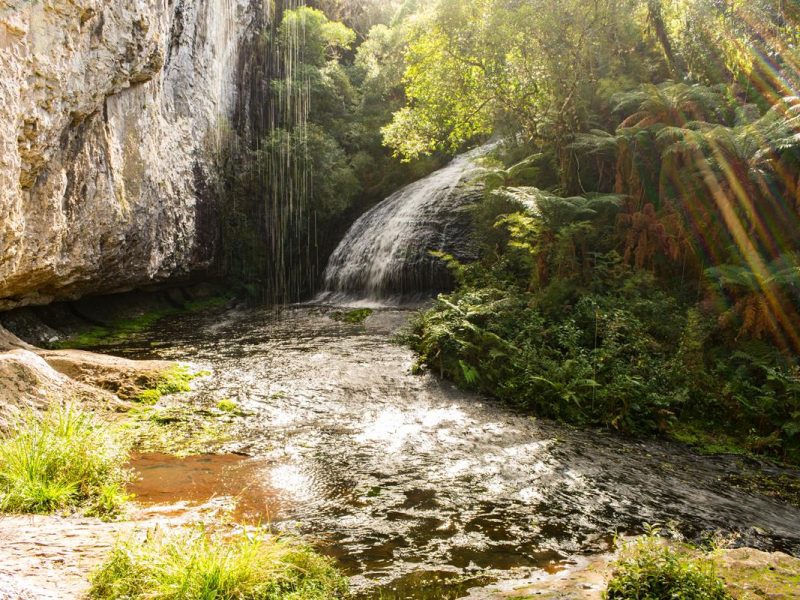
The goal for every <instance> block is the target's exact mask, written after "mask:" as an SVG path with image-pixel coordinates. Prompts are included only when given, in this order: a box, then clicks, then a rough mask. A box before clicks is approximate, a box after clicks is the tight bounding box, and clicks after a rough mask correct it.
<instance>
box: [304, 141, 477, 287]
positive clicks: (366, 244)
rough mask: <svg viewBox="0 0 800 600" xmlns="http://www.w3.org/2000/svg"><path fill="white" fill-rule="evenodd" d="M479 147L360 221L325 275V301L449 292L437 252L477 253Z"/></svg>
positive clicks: (362, 217)
mask: <svg viewBox="0 0 800 600" xmlns="http://www.w3.org/2000/svg"><path fill="white" fill-rule="evenodd" d="M490 148H491V146H490V145H486V146H482V147H480V148H477V149H475V150H473V151H471V152H468V153H467V154H463V155H461V156H458V157H457V158H455V159H454V160H453V161H452V162H451V163H450V164H449V165H447V166H446V167H444V168H443V169H440V170H439V171H436V172H435V173H433V174H431V175H429V176H428V177H426V178H424V179H422V180H420V181H417V182H415V183H412V184H411V185H408V186H406V187H404V188H403V189H401V190H399V191H398V192H396V193H394V194H393V195H391V196H389V197H388V198H387V199H386V200H384V201H383V202H381V203H380V204H378V205H377V206H375V207H374V208H373V209H372V210H370V211H368V212H367V213H365V214H364V215H362V216H361V218H359V219H358V220H357V221H356V222H355V223H354V224H353V226H352V227H351V228H350V230H349V231H348V232H347V234H346V235H345V237H344V239H343V240H342V242H341V243H340V244H339V247H338V248H337V249H336V250H335V251H334V253H333V255H332V256H331V258H330V261H329V262H328V266H327V268H326V269H325V274H324V282H325V284H324V285H325V287H324V291H323V292H322V293H321V294H320V295H319V296H318V297H317V301H320V302H339V301H352V300H368V301H369V300H373V301H386V300H390V299H395V300H400V301H403V300H408V299H409V298H412V297H419V296H424V295H426V294H430V293H433V292H436V291H441V290H442V289H444V288H447V287H448V286H449V285H450V283H451V279H450V276H449V273H448V272H447V269H446V267H445V265H444V263H443V261H442V260H441V259H440V258H437V257H435V256H432V255H431V252H432V251H440V252H446V253H448V254H452V255H454V256H456V257H457V258H468V257H469V256H470V255H471V254H472V248H471V243H470V240H469V237H470V236H469V235H468V232H467V229H468V228H469V215H468V214H467V211H466V207H467V206H468V205H469V204H470V203H471V202H472V201H473V200H474V199H475V197H476V194H477V193H479V187H478V186H476V185H473V184H474V181H475V179H476V177H477V175H478V173H479V172H480V167H479V166H478V165H477V164H476V162H475V159H476V158H478V157H480V156H482V155H484V154H486V153H487V152H488V151H489V150H490Z"/></svg>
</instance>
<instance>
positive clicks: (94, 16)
mask: <svg viewBox="0 0 800 600" xmlns="http://www.w3.org/2000/svg"><path fill="white" fill-rule="evenodd" d="M261 11H263V4H260V3H259V2H257V1H255V0H254V1H253V2H251V0H37V1H31V0H0V310H3V309H8V308H13V307H16V306H23V305H29V304H37V303H46V302H50V301H52V300H55V299H72V298H77V297H79V296H82V295H85V294H87V293H106V292H115V291H122V290H126V289H131V288H134V287H137V286H140V285H145V284H150V283H154V282H159V281H163V280H165V279H168V278H173V277H176V276H182V275H186V274H189V273H191V272H193V271H198V270H203V269H205V268H207V267H208V266H209V264H210V263H211V261H212V259H213V256H214V251H215V244H216V235H215V233H214V232H215V231H216V226H215V225H214V223H213V218H214V216H213V202H212V199H211V198H210V194H209V191H208V182H209V178H210V176H211V169H210V166H211V161H212V157H213V155H214V152H215V150H216V148H217V147H218V144H219V139H220V132H221V131H222V130H224V128H225V123H226V118H227V117H228V116H229V114H230V111H231V110H232V106H233V101H234V96H235V92H236V90H235V86H234V85H233V81H234V79H235V77H234V74H235V71H236V62H237V60H238V53H239V48H240V47H241V45H242V43H243V40H245V39H246V38H247V37H248V36H251V35H253V33H254V24H255V23H256V22H257V21H258V19H259V18H260V12H261Z"/></svg>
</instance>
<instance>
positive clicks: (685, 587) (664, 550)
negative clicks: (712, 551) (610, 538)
mask: <svg viewBox="0 0 800 600" xmlns="http://www.w3.org/2000/svg"><path fill="white" fill-rule="evenodd" d="M603 597H604V598H606V599H607V600H662V599H664V598H680V599H682V600H731V599H732V596H731V595H730V594H729V593H728V592H727V591H726V589H725V584H724V583H723V581H722V580H721V579H720V578H719V577H717V575H716V573H715V569H714V564H713V562H712V561H711V560H710V559H708V558H705V557H703V556H698V555H696V553H690V552H689V551H681V550H679V549H674V548H671V547H669V546H667V545H666V544H665V543H664V542H663V541H662V540H660V539H659V538H658V537H657V535H655V534H650V535H648V536H645V537H642V538H639V539H637V540H636V541H635V542H634V543H633V544H632V545H631V546H629V547H626V548H623V550H622V552H621V556H620V558H619V559H618V560H617V562H616V563H614V573H613V576H612V578H611V581H609V583H608V587H607V588H606V591H605V593H604V595H603Z"/></svg>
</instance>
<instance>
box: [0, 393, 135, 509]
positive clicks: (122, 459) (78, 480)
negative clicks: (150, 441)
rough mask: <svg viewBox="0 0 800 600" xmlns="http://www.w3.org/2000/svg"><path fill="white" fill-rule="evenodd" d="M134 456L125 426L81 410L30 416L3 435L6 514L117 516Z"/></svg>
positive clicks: (1, 505) (1, 504) (0, 485)
mask: <svg viewBox="0 0 800 600" xmlns="http://www.w3.org/2000/svg"><path fill="white" fill-rule="evenodd" d="M128 452H129V444H128V441H127V439H126V436H124V435H123V434H122V433H121V430H120V429H119V428H117V427H115V426H113V425H110V424H107V423H104V422H102V421H100V420H99V419H97V418H96V417H94V416H93V415H91V414H90V413H88V412H86V411H83V410H81V409H79V408H76V407H66V408H62V407H57V408H52V409H50V410H49V411H47V412H45V413H43V414H42V413H37V412H34V411H29V412H26V413H24V414H23V415H21V416H20V417H19V418H18V419H17V420H16V421H15V422H14V423H13V424H12V426H11V427H10V428H9V431H8V432H7V433H5V434H3V435H2V437H0V510H2V511H3V512H13V513H39V514H41V513H52V512H56V511H62V510H63V511H75V510H81V511H83V512H84V513H86V514H89V515H97V516H106V517H108V516H114V515H115V514H116V513H118V512H119V511H120V509H121V507H122V505H123V504H124V502H125V501H126V500H127V496H126V494H125V491H124V486H125V483H126V482H127V480H128V472H127V470H126V469H125V467H124V465H125V463H126V462H127V460H128Z"/></svg>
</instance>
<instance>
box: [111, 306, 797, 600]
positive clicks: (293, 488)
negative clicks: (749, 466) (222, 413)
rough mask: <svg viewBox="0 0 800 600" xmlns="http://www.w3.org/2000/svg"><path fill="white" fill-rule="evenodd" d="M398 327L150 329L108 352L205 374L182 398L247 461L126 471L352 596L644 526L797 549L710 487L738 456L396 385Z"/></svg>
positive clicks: (775, 519) (257, 314)
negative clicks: (299, 546) (319, 571)
mask: <svg viewBox="0 0 800 600" xmlns="http://www.w3.org/2000/svg"><path fill="white" fill-rule="evenodd" d="M407 316H408V314H407V313H404V312H402V311H397V310H383V311H379V312H377V313H376V314H375V315H374V316H373V317H371V318H370V319H369V320H368V321H367V322H366V325H365V326H359V325H347V324H342V323H338V322H335V321H333V320H332V319H329V318H328V317H326V316H325V314H324V310H322V309H308V308H298V309H293V310H287V311H285V312H283V313H282V314H280V315H276V314H274V313H272V312H269V311H241V312H232V313H227V314H225V315H224V316H223V317H222V318H220V316H219V315H216V316H205V317H204V316H189V317H182V318H178V319H172V320H168V321H166V322H162V323H161V324H160V325H159V330H158V334H157V335H158V336H159V340H164V339H166V340H170V343H169V345H159V346H157V347H151V346H150V341H151V338H147V337H145V338H142V339H141V340H139V341H138V342H137V341H135V340H134V341H133V342H131V343H130V345H128V346H127V347H123V348H119V349H118V351H119V352H120V353H123V354H127V355H129V356H136V357H159V358H171V359H183V360H190V361H193V362H196V363H201V364H207V365H209V366H210V367H211V368H213V370H214V373H215V376H214V377H213V378H212V379H211V380H210V381H209V382H208V383H207V384H206V385H205V386H204V387H203V389H201V390H200V391H198V392H197V393H196V394H195V395H194V396H189V397H188V398H187V402H212V403H213V402H215V401H216V400H218V399H220V398H223V397H230V398H234V399H236V400H237V401H238V402H239V404H240V406H241V407H242V408H243V409H244V410H245V411H246V413H247V416H246V417H244V418H242V419H239V420H238V421H237V431H236V435H235V438H236V441H235V443H234V444H232V446H231V448H230V450H235V451H240V452H245V453H247V454H249V455H250V456H251V457H250V458H248V459H246V460H245V459H241V458H238V459H236V460H233V459H231V463H230V464H228V463H224V464H222V465H221V466H220V465H216V463H214V464H215V466H214V469H216V468H217V466H219V470H218V471H216V475H213V476H206V475H203V474H202V473H201V472H200V471H202V468H203V467H202V461H200V460H199V459H198V462H197V464H195V463H192V462H186V463H184V464H183V465H184V466H183V467H182V468H186V469H188V470H190V471H192V472H193V474H192V477H193V478H194V479H193V481H194V482H195V483H196V485H195V487H194V488H192V487H191V486H189V487H187V486H186V485H183V484H181V481H185V478H184V476H183V474H181V473H179V472H176V471H174V470H170V469H172V468H174V467H170V468H166V467H164V469H165V470H159V469H161V467H159V466H158V465H157V464H155V463H157V462H158V461H157V460H155V463H153V464H151V465H150V467H147V468H144V469H143V474H144V475H145V478H148V477H151V476H152V477H155V476H156V475H158V477H157V479H158V480H159V481H160V482H161V483H159V485H160V486H161V488H160V490H161V491H160V492H159V494H156V493H155V492H148V493H149V494H150V496H147V494H140V495H142V496H143V497H145V498H148V497H150V498H153V499H154V500H155V499H157V498H163V497H166V496H169V495H170V494H172V495H174V496H188V497H189V499H196V500H197V501H202V500H203V499H204V498H202V497H201V496H203V495H204V494H208V495H232V496H236V495H239V496H240V504H241V506H242V507H243V508H241V510H240V513H241V515H244V516H247V517H248V518H256V519H261V520H269V521H271V522H273V523H274V524H275V525H276V526H278V527H280V526H287V527H288V526H292V527H300V529H301V531H303V532H307V533H309V534H311V535H313V536H315V538H316V539H320V540H321V544H322V547H323V549H324V550H325V551H326V552H328V553H329V554H331V555H332V556H335V557H336V558H337V559H338V560H339V562H340V563H341V565H342V567H343V568H344V569H345V570H346V571H347V572H348V573H349V574H351V575H352V576H353V578H354V579H353V581H354V582H355V583H356V584H357V585H360V586H365V587H366V588H369V587H370V586H372V585H374V584H375V583H376V582H378V583H381V584H383V585H388V586H389V587H391V586H393V585H394V586H395V587H396V586H400V587H401V588H402V585H404V584H403V583H402V582H408V581H418V580H419V579H420V578H422V579H425V577H431V578H433V577H440V576H441V575H442V574H443V573H445V574H447V577H446V578H447V579H450V578H452V577H457V578H463V577H467V578H472V577H475V576H478V575H479V576H481V577H484V576H491V577H498V576H499V577H503V576H514V577H518V576H520V574H521V573H522V574H523V575H524V573H526V572H528V571H529V570H530V569H534V568H541V567H551V566H552V565H554V564H556V563H558V561H560V560H563V559H564V558H566V557H568V556H570V555H573V554H576V553H589V552H597V551H603V550H605V549H606V548H607V547H608V544H609V540H610V536H611V535H612V534H613V532H614V531H616V530H620V531H628V530H630V531H635V530H638V529H640V528H641V527H642V525H643V523H645V522H650V523H654V522H660V523H665V522H668V521H674V522H675V523H676V524H677V527H678V529H679V530H680V531H682V532H683V533H684V534H685V535H687V536H689V537H697V536H702V535H704V534H706V533H708V532H710V531H714V530H725V531H733V532H736V533H738V534H739V535H740V536H741V541H742V543H746V544H748V545H753V546H756V547H760V548H764V549H784V550H788V551H790V552H794V553H800V528H798V523H800V510H798V509H794V508H792V507H789V506H786V505H782V504H780V503H778V502H775V501H773V500H770V499H767V498H762V497H759V496H754V495H750V494H747V493H744V492H741V491H738V490H736V489H733V488H731V487H730V486H729V485H728V484H727V483H726V482H725V478H726V477H728V476H729V475H730V474H732V473H737V472H739V471H740V470H741V469H742V468H744V467H746V465H742V464H741V460H740V459H737V458H733V457H723V458H708V457H697V456H694V455H692V454H691V453H690V452H688V451H686V450H685V449H683V448H681V447H678V446H675V445H672V444H669V443H665V442H658V441H652V442H648V443H641V442H637V441H635V440H624V439H621V438H619V437H616V436H614V435H610V434H608V433H604V432H591V431H590V432H581V431H573V430H572V429H570V428H566V427H561V426H558V425H556V424H553V423H549V422H545V421H541V420H533V419H531V418H529V417H528V416H526V415H522V414H518V413H516V412H515V411H513V410H512V409H510V408H508V407H505V406H502V405H499V404H496V403H493V402H487V401H485V400H482V399H480V398H477V397H475V396H473V395H470V394H466V393H463V392H461V391H459V390H457V389H455V388H454V387H453V386H451V385H450V384H448V383H445V382H441V381H439V380H437V379H435V378H433V377H429V376H414V375H412V374H411V372H410V368H411V365H412V362H413V357H412V356H411V354H410V353H409V352H408V351H407V350H406V349H405V348H403V347H401V346H399V345H396V344H394V343H392V342H391V341H390V340H391V334H392V333H393V332H394V331H395V330H396V329H397V327H398V326H399V325H401V324H402V323H403V322H404V321H405V319H406V318H407ZM210 326H213V329H209V327H210ZM153 335H155V334H153ZM163 460H165V461H166V462H169V460H168V459H163ZM214 460H216V459H214ZM223 462H224V461H223ZM208 464H209V463H206V467H208ZM212 470H213V469H212ZM437 585H438V584H437ZM454 585H455V584H454ZM458 585H461V584H457V585H456V587H458ZM398 593H401V592H398ZM443 594H444V593H443ZM397 597H404V596H402V595H400V596H397ZM438 597H441V598H444V597H448V596H446V595H441V596H438Z"/></svg>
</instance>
